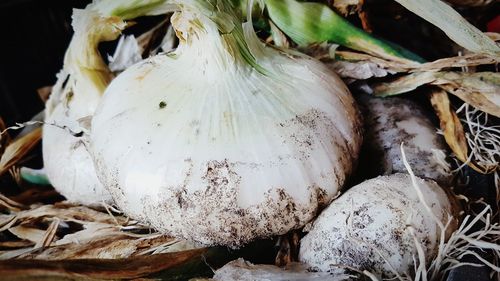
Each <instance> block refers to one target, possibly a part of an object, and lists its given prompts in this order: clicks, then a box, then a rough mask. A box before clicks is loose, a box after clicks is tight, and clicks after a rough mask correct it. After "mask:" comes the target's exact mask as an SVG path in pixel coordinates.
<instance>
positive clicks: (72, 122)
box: [42, 5, 125, 205]
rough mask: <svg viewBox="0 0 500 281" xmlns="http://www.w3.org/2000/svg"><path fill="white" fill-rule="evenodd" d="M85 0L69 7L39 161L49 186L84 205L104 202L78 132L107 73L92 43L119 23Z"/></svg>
mask: <svg viewBox="0 0 500 281" xmlns="http://www.w3.org/2000/svg"><path fill="white" fill-rule="evenodd" d="M92 7H93V6H92V5H89V6H88V7H87V8H86V9H84V10H80V9H75V10H74V11H73V23H72V25H73V29H74V31H75V33H74V35H73V38H72V40H71V42H70V46H69V47H68V50H67V51H66V55H65V58H64V67H63V69H62V70H61V72H60V73H59V74H58V80H57V83H56V85H54V88H53V90H52V93H51V95H50V98H49V100H48V101H47V104H46V108H45V116H46V117H45V124H44V126H43V143H42V149H43V162H44V167H45V170H46V172H47V176H48V178H49V180H50V182H51V184H52V185H53V186H54V188H55V189H56V190H57V191H58V192H60V193H61V194H62V195H64V196H65V197H66V198H67V199H68V200H69V201H71V202H76V203H82V204H86V205H98V204H100V203H102V202H106V203H110V202H111V200H112V199H111V196H110V195H109V193H108V192H107V191H106V190H105V189H104V187H103V186H102V184H101V183H100V182H99V180H98V178H97V175H96V173H95V169H94V165H93V164H94V163H93V161H92V158H91V156H90V154H89V152H88V150H87V147H86V145H85V140H84V138H83V136H84V133H85V131H86V130H88V128H86V127H87V126H86V125H85V124H84V123H89V122H88V121H85V120H89V117H90V116H92V115H93V114H94V111H95V109H96V108H97V105H98V104H99V101H100V99H101V95H102V93H103V92H104V89H105V88H106V86H107V85H108V83H109V81H110V80H111V79H112V74H111V72H110V71H109V69H108V67H107V66H106V64H105V63H104V61H103V60H102V58H101V56H100V54H99V51H98V49H97V47H98V44H99V42H101V41H106V40H112V39H115V38H116V37H117V36H118V35H119V34H120V32H121V30H122V29H123V28H125V23H124V22H123V21H122V20H121V19H120V18H117V17H103V16H101V15H100V14H99V13H98V12H97V11H94V10H92V9H91V8H92Z"/></svg>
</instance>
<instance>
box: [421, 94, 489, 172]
mask: <svg viewBox="0 0 500 281" xmlns="http://www.w3.org/2000/svg"><path fill="white" fill-rule="evenodd" d="M430 101H431V104H432V106H433V107H434V110H435V111H436V114H437V116H438V117H439V126H440V127H441V130H442V131H443V134H444V139H445V140H446V143H447V144H448V145H449V146H450V148H451V150H452V151H453V153H454V154H455V156H456V157H457V158H458V160H460V161H462V162H464V163H467V164H468V165H469V166H470V167H471V168H473V169H474V170H476V171H478V172H481V173H482V172H483V170H482V169H480V168H478V167H477V166H476V165H474V164H473V163H471V162H470V161H468V147H467V141H466V140H465V132H464V128H463V126H462V123H461V122H460V119H459V118H458V116H457V114H456V113H455V111H453V109H452V108H451V104H450V100H449V99H448V94H447V93H446V92H445V91H443V90H435V91H433V92H431V94H430Z"/></svg>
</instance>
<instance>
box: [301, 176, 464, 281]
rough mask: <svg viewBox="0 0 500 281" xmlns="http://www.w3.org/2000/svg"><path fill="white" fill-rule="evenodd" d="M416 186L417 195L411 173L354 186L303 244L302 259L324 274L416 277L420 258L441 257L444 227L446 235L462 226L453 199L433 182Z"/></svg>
mask: <svg viewBox="0 0 500 281" xmlns="http://www.w3.org/2000/svg"><path fill="white" fill-rule="evenodd" d="M416 184H417V185H418V191H417V190H416V189H415V188H414V186H413V184H412V179H411V178H410V176H409V175H406V174H393V175H390V176H380V177H378V178H375V179H371V180H368V181H365V182H363V183H361V184H359V185H356V186H354V187H352V188H351V189H349V190H348V191H347V192H345V193H344V194H343V195H341V196H340V197H339V198H337V199H335V200H334V201H333V202H332V204H330V206H329V207H328V208H327V209H325V210H324V211H323V212H322V213H321V215H320V216H319V217H318V218H317V219H316V221H315V222H314V224H313V225H312V228H311V230H310V232H309V233H308V234H307V235H306V236H305V237H304V238H303V239H302V240H301V246H300V253H299V259H300V260H301V261H302V262H304V263H306V264H308V265H309V266H312V267H314V268H317V269H319V270H321V271H336V270H337V271H343V269H344V268H345V267H346V266H347V267H353V268H356V269H358V270H360V271H363V270H368V271H370V272H372V273H375V274H377V275H378V276H384V277H409V276H414V275H413V274H412V271H413V270H414V268H415V267H414V262H415V260H414V258H415V257H416V256H419V257H420V255H421V254H423V257H425V260H431V259H432V258H433V257H434V256H435V255H436V254H437V252H438V246H439V243H440V239H443V238H445V237H441V227H440V226H444V225H446V226H447V229H446V237H448V236H449V235H450V234H451V233H452V232H453V231H454V230H455V229H456V227H457V225H458V221H457V219H455V216H456V215H457V209H454V208H455V207H456V205H454V201H450V199H449V198H450V197H448V196H447V194H446V193H445V192H444V191H443V190H442V189H441V188H440V187H439V186H438V185H437V184H436V183H435V182H433V181H431V180H422V179H416ZM419 193H421V194H422V198H424V200H425V201H424V202H425V203H424V202H423V201H422V200H421V199H420V198H419V197H420V195H419ZM429 212H431V213H429ZM436 220H437V222H436ZM423 241H425V242H423ZM416 243H419V244H416ZM420 243H423V244H422V245H420Z"/></svg>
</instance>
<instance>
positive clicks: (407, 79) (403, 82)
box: [372, 72, 436, 97]
mask: <svg viewBox="0 0 500 281" xmlns="http://www.w3.org/2000/svg"><path fill="white" fill-rule="evenodd" d="M434 81H436V76H435V73H434V72H416V73H411V74H408V75H405V76H402V77H399V78H397V79H394V80H392V81H389V82H382V83H376V84H374V85H373V86H372V90H373V94H374V95H376V96H379V97H387V96H394V95H398V94H402V93H407V92H410V91H413V90H415V89H416V88H418V87H420V86H422V85H425V84H431V83H432V82H434Z"/></svg>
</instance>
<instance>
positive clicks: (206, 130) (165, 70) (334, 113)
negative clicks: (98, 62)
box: [91, 1, 361, 245]
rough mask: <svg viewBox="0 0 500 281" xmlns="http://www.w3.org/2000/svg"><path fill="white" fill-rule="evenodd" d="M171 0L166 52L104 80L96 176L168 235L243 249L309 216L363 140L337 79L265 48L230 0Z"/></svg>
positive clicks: (94, 135)
mask: <svg viewBox="0 0 500 281" xmlns="http://www.w3.org/2000/svg"><path fill="white" fill-rule="evenodd" d="M212 2H214V3H215V2H217V4H216V5H217V7H215V6H211V4H210V2H209V1H182V2H181V1H179V4H178V7H179V9H180V11H178V12H176V13H175V14H174V16H173V18H172V23H173V26H174V28H175V30H176V33H177V35H178V37H179V39H180V46H179V47H178V49H177V50H176V51H175V52H174V53H170V54H162V55H157V56H155V57H152V58H150V59H147V60H146V61H144V62H141V63H139V64H137V65H135V66H133V67H131V68H129V69H128V70H126V71H125V72H123V73H122V74H120V75H119V76H118V77H117V78H116V79H115V80H113V82H112V83H111V84H110V86H109V87H108V89H107V90H106V93H105V95H104V98H103V100H102V103H101V104H100V107H99V109H98V110H97V112H96V114H95V115H94V118H93V121H92V131H91V149H92V153H93V156H94V158H95V163H96V165H97V170H98V176H99V178H100V179H101V181H102V183H103V184H104V185H105V186H106V187H107V188H108V190H109V191H110V192H111V193H112V196H113V198H114V199H115V202H116V203H117V204H118V206H119V207H120V208H122V209H123V211H124V212H125V213H127V214H128V215H130V216H132V217H134V218H137V219H140V220H141V221H144V222H147V223H149V224H151V225H152V226H154V227H155V228H157V229H159V230H161V231H163V232H167V233H169V234H171V235H175V236H180V237H184V238H187V239H190V240H194V241H198V242H202V243H206V244H224V245H240V244H242V243H245V242H247V241H250V240H252V239H254V238H256V237H266V236H270V235H276V234H283V233H286V232H287V231H289V230H290V229H293V228H298V227H301V226H303V225H304V224H305V223H307V222H309V221H310V220H311V219H313V218H314V216H315V214H316V212H317V210H318V208H319V207H321V206H324V205H325V204H327V203H328V202H329V201H330V200H331V198H332V197H333V196H334V195H335V194H336V193H337V192H338V191H339V189H340V188H341V186H342V185H343V184H344V182H345V180H346V177H347V176H348V175H349V173H350V172H351V170H352V167H353V163H354V162H355V160H356V158H357V155H358V151H359V146H360V143H361V134H360V120H359V116H358V111H357V109H356V106H355V103H354V100H353V98H352V97H351V95H350V93H349V91H348V89H347V87H346V86H345V85H344V84H343V83H342V81H341V80H340V79H339V78H338V77H337V76H336V75H334V74H333V73H332V72H330V71H329V70H328V69H327V68H325V67H324V66H323V65H322V64H320V63H319V62H317V61H316V60H313V59H311V58H308V57H304V56H301V55H293V54H291V53H287V52H284V51H280V50H276V49H273V48H271V47H267V46H264V45H263V44H262V43H261V42H260V41H259V40H258V39H257V37H256V36H255V33H254V31H253V29H252V27H251V24H250V23H246V24H244V26H243V28H241V23H240V22H239V21H238V20H236V17H235V16H234V15H233V14H232V11H231V9H230V8H229V7H228V4H227V3H225V2H226V1H212Z"/></svg>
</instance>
